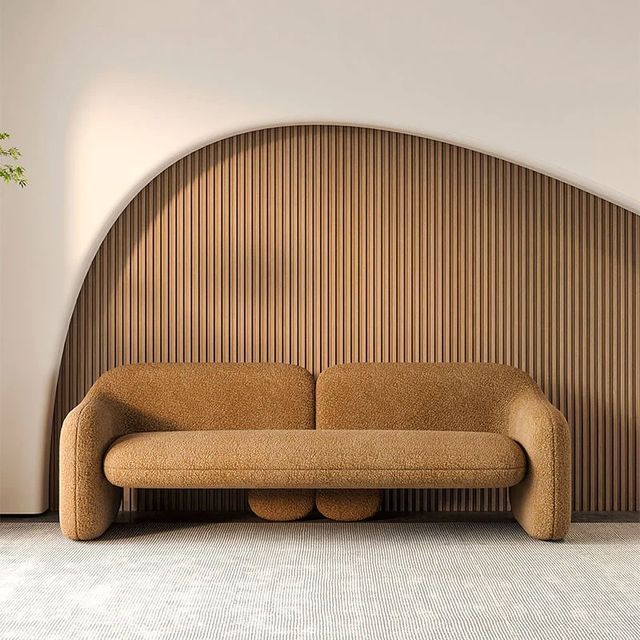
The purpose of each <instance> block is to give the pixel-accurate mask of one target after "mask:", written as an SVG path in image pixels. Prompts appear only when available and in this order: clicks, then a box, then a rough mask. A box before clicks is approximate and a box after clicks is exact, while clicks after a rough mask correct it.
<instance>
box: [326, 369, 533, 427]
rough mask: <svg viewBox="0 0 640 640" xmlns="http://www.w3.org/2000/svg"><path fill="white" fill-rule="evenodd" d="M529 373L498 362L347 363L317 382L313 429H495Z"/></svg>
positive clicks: (501, 422) (505, 414)
mask: <svg viewBox="0 0 640 640" xmlns="http://www.w3.org/2000/svg"><path fill="white" fill-rule="evenodd" d="M531 384H532V381H531V379H530V378H529V376H528V375H527V374H525V373H523V372H522V371H519V370H518V369H514V368H512V367H508V366H504V365H497V364H431V363H429V364H386V363H384V364H382V363H381V364H377V363H376V364H347V365H338V366H335V367H331V368H329V369H327V370H326V371H324V372H323V373H322V374H321V375H320V377H319V378H318V381H317V384H316V426H317V428H318V429H429V430H442V431H500V430H501V427H502V426H503V425H504V421H505V419H506V416H507V412H508V405H509V402H510V401H511V400H512V399H513V397H514V394H515V393H517V390H518V389H519V388H523V387H530V385H531Z"/></svg>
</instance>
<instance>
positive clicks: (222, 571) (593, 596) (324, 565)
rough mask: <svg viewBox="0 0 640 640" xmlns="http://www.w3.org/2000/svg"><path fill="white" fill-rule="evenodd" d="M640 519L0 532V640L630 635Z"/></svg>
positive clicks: (2, 526) (16, 528)
mask: <svg viewBox="0 0 640 640" xmlns="http://www.w3.org/2000/svg"><path fill="white" fill-rule="evenodd" d="M639 629H640V525H639V524H637V523H606V524H605V523H602V524H601V523H588V524H574V525H572V529H571V532H570V534H569V537H568V538H567V540H566V541H565V542H563V543H549V542H546V543H545V542H538V541H535V540H531V539H530V538H528V537H527V536H526V535H525V534H524V533H523V532H522V531H521V530H520V529H519V528H518V527H517V526H516V525H514V524H512V523H489V524H487V523H484V524H483V523H395V522H371V523H360V524H337V523H328V522H307V523H294V524H268V523H251V522H240V523H205V524H202V523H200V524H196V523H191V524H184V525H180V524H175V523H174V524H159V523H156V524H131V525H124V524H121V525H115V526H114V527H112V529H111V530H110V531H109V533H108V534H107V535H106V536H105V537H104V538H102V539H101V540H96V541H93V542H85V543H79V542H71V541H69V540H66V539H65V538H63V537H62V535H61V533H60V530H59V528H58V526H57V524H55V523H48V522H44V523H33V522H5V523H0V637H2V638H19V639H23V638H24V639H27V638H28V639H29V640H32V639H36V638H37V639H40V638H43V639H44V638H47V639H53V638H60V639H65V640H67V639H72V638H91V639H94V638H96V639H97V638H149V639H151V638H153V639H156V638H193V639H195V638H252V639H253V638H255V639H258V638H260V639H262V638H327V639H329V638H331V639H333V638H363V639H367V640H368V639H372V640H373V639H377V638H390V639H394V640H396V639H398V638H443V639H444V638H446V639H447V640H449V639H452V638H483V639H498V638H509V639H511V638H576V639H578V638H580V639H581V640H582V639H589V638H612V639H613V638H615V639H618V640H623V639H625V638H634V639H635V638H638V637H639Z"/></svg>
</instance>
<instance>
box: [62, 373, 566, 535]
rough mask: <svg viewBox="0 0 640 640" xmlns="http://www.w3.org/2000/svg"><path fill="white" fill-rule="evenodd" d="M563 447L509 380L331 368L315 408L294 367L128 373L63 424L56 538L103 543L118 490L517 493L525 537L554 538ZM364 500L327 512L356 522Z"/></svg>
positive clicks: (521, 376)
mask: <svg viewBox="0 0 640 640" xmlns="http://www.w3.org/2000/svg"><path fill="white" fill-rule="evenodd" d="M316 404H317V414H316V413H315V411H316ZM314 426H315V427H316V428H315V429H314ZM570 447H571V443H570V437H569V428H568V425H567V423H566V420H565V419H564V418H563V416H562V415H561V414H560V413H559V412H558V411H557V410H556V409H555V408H554V407H553V406H552V405H551V404H550V403H549V402H548V401H547V399H546V398H545V396H544V394H543V393H542V391H541V390H540V389H539V388H538V387H537V385H536V384H535V383H534V382H533V381H532V380H531V378H529V376H527V375H526V374H525V373H523V372H521V371H519V370H517V369H513V368H512V367H507V366H502V365H493V364H359V365H340V366H337V367H333V368H331V369H328V370H327V371H325V372H324V373H323V374H321V376H320V377H319V379H318V383H317V388H316V393H315V394H314V382H313V378H312V376H311V374H309V373H308V372H307V371H305V370H304V369H301V368H298V367H293V366H290V365H253V364H242V365H212V364H209V365H192V364H189V365H176V364H173V365H133V366H128V367H123V368H120V369H115V370H113V371H111V372H109V373H107V374H105V375H104V376H102V377H101V378H100V379H99V380H98V381H97V382H96V384H95V385H94V386H93V387H92V388H91V389H90V391H89V392H88V394H87V396H86V397H85V399H84V400H83V401H82V403H81V404H80V405H79V406H78V407H76V408H75V409H74V410H73V411H72V412H71V413H70V414H69V415H68V416H67V419H66V420H65V423H64V426H63V430H62V434H61V444H60V457H61V464H60V470H61V471H60V479H61V483H60V492H61V501H60V502H61V507H60V517H61V527H62V530H63V532H64V533H65V535H67V536H68V537H70V538H74V539H83V540H88V539H91V538H95V537H98V536H100V535H101V534H102V533H103V532H104V531H105V530H106V528H107V527H108V526H109V524H110V523H111V522H112V520H113V518H114V516H115V514H116V512H117V509H118V506H119V503H120V500H121V489H120V487H141V488H142V487H151V488H163V487H166V488H181V487H198V488H200V487H203V488H204V487H226V488H233V487H239V488H250V489H260V490H263V489H268V490H270V491H271V490H276V489H283V490H284V489H286V490H300V489H309V490H314V489H318V490H324V489H330V490H339V489H343V490H362V489H371V490H379V489H382V488H403V487H408V488H409V487H415V488H424V487H434V488H438V487H442V488H459V487H460V488H466V487H468V488H473V487H478V488H479V487H510V497H511V504H512V508H513V513H514V515H515V517H516V518H517V520H518V521H519V522H520V524H521V525H522V526H523V528H524V529H525V530H526V531H527V532H528V533H529V534H530V535H531V536H533V537H535V538H540V539H561V538H563V537H564V535H565V534H566V532H567V529H568V526H569V522H570V516H571V511H570V492H571V487H570V459H571V452H570ZM292 495H293V494H288V496H289V497H288V498H287V496H286V495H285V494H283V495H282V496H280V497H278V494H277V493H275V492H274V493H256V494H254V505H255V506H256V509H257V511H261V512H262V514H263V517H270V516H269V513H271V514H272V515H274V516H278V517H277V518H276V519H281V518H282V516H283V515H287V510H288V514H289V516H291V515H292V514H293V513H294V511H295V509H294V507H296V508H297V507H298V506H300V503H295V501H293V502H290V501H289V502H288V500H290V498H291V496H292ZM300 495H302V494H300ZM304 495H309V494H304ZM320 495H321V496H322V494H320ZM329 495H330V496H331V500H329V498H328V497H327V496H329ZM373 495H374V494H373V493H371V492H370V493H366V494H355V493H350V492H344V493H343V494H342V497H340V494H339V492H334V493H332V494H329V493H327V494H326V496H325V497H321V498H320V504H324V505H325V506H324V507H323V508H324V509H325V511H327V513H329V512H330V511H331V509H332V508H333V509H334V511H333V514H334V516H336V514H338V515H339V511H340V509H341V510H342V515H343V516H345V514H346V515H349V512H350V513H351V514H352V515H353V514H356V515H357V514H358V513H360V514H362V513H365V512H366V511H367V509H370V504H371V503H370V502H369V503H367V500H372V498H371V496H373ZM269 499H272V500H273V501H274V502H273V504H272V505H271V506H272V508H271V511H270V510H269V505H268V502H269ZM316 500H317V496H316ZM294 503H295V504H294ZM330 503H331V504H333V507H331V506H328V505H330ZM305 504H306V503H305ZM367 504H369V506H367ZM336 505H338V506H339V507H340V509H338V507H337V506H336ZM305 508H306V507H305ZM302 510H303V509H302V507H301V508H300V510H299V512H301V511H302ZM334 516H330V517H334ZM340 519H347V518H346V517H345V518H340Z"/></svg>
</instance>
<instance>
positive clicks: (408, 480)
mask: <svg viewBox="0 0 640 640" xmlns="http://www.w3.org/2000/svg"><path fill="white" fill-rule="evenodd" d="M525 468H526V463H525V458H524V454H523V451H522V449H521V447H520V446H519V445H517V444H516V443H515V442H514V441H513V440H512V439H511V438H507V437H506V436H503V435H502V434H499V433H473V432H469V431H460V432H443V431H416V430H413V431H398V430H396V431H377V430H369V431H365V430H358V431H355V430H340V431H337V430H316V431H301V430H283V429H280V430H255V431H251V430H243V431H239V430H235V431H165V432H160V431H157V432H149V433H132V434H129V435H126V436H123V437H121V438H118V440H116V441H115V442H114V444H113V445H112V446H111V447H110V449H109V451H108V452H107V455H106V458H105V461H104V472H105V475H106V477H107V478H108V479H109V481H110V482H111V483H112V484H114V485H117V486H122V487H144V488H151V487H156V488H194V487H209V488H216V487H226V488H242V487H246V488H265V489H267V488H272V489H273V488H276V489H277V488H309V489H312V488H334V489H335V488H353V489H363V488H370V489H377V488H386V489H390V488H400V487H407V488H409V487H443V488H444V487H508V486H511V485H514V484H516V483H517V482H520V480H522V478H523V476H524V472H525Z"/></svg>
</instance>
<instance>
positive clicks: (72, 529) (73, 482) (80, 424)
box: [60, 392, 125, 540]
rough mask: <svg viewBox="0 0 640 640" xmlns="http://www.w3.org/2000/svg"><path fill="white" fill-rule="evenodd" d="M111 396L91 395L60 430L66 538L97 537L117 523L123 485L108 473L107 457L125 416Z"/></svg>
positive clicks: (62, 516)
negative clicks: (121, 486) (114, 483)
mask: <svg viewBox="0 0 640 640" xmlns="http://www.w3.org/2000/svg"><path fill="white" fill-rule="evenodd" d="M119 413H120V412H119V411H117V409H116V408H115V406H114V405H113V403H110V402H109V400H108V399H106V398H104V397H102V396H98V395H96V394H92V393H91V392H89V394H88V395H87V396H86V397H85V399H84V400H83V401H82V402H81V403H80V404H79V405H78V406H77V407H76V408H75V409H73V411H71V412H70V413H69V415H67V417H66V419H65V421H64V423H63V425H62V432H61V434H60V527H61V529H62V532H63V533H64V535H65V536H67V538H71V539H72V540H92V539H94V538H97V537H99V536H101V535H102V534H103V533H104V532H105V531H106V530H107V529H108V528H109V525H111V523H112V522H113V520H114V519H115V517H116V514H117V513H118V509H119V507H120V502H121V500H122V489H121V488H120V487H116V486H114V485H112V484H111V483H110V482H109V481H108V480H107V478H106V477H105V475H104V470H103V467H102V462H103V459H104V455H105V453H106V451H107V449H108V447H109V445H110V444H111V443H112V442H113V440H114V439H115V438H117V437H119V436H121V435H124V433H125V426H124V421H123V420H122V418H121V416H120V415H119Z"/></svg>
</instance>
